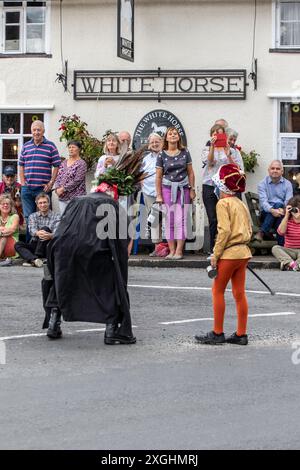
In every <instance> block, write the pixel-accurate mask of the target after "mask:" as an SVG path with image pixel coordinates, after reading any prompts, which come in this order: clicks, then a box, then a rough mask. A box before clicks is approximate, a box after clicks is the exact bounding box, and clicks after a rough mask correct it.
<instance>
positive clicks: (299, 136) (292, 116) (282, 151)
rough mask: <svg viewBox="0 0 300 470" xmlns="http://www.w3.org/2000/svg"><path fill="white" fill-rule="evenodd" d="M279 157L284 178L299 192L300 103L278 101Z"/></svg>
mask: <svg viewBox="0 0 300 470" xmlns="http://www.w3.org/2000/svg"><path fill="white" fill-rule="evenodd" d="M279 106H280V122H279V155H280V160H282V163H283V166H284V174H285V177H286V178H288V179H289V180H290V181H291V183H292V184H293V187H294V190H295V192H298V191H299V192H300V102H299V103H296V102H290V101H280V103H279Z"/></svg>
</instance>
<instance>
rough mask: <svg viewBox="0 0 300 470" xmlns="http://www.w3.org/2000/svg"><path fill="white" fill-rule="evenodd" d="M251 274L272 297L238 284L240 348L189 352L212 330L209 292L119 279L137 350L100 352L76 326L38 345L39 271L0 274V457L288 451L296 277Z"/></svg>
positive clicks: (204, 282) (160, 275)
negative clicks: (125, 289)
mask: <svg viewBox="0 0 300 470" xmlns="http://www.w3.org/2000/svg"><path fill="white" fill-rule="evenodd" d="M258 274H259V275H261V276H262V277H263V278H264V280H265V281H266V282H268V283H269V284H270V285H271V286H272V288H273V289H274V290H275V291H276V292H280V294H279V295H276V296H274V297H272V296H270V295H269V294H268V293H267V292H266V290H265V288H264V287H263V286H262V285H261V284H260V283H259V282H258V281H257V279H255V278H254V276H253V275H252V274H251V273H248V278H247V288H248V289H249V290H250V292H249V293H248V300H249V314H250V318H249V335H250V336H249V340H250V342H249V345H248V346H247V347H239V346H233V345H223V346H217V347H213V346H201V345H198V344H196V343H195V342H194V339H193V336H194V334H195V333H199V332H201V331H202V332H206V331H208V330H210V329H211V327H212V322H211V320H210V318H211V317H212V309H211V292H210V286H211V281H210V280H209V279H208V278H207V275H206V272H205V271H204V270H201V269H199V270H198V269H159V268H149V269H144V268H131V269H130V286H131V287H130V289H129V290H130V297H131V305H132V318H133V324H134V325H135V326H136V328H135V334H136V336H137V343H136V344H135V345H130V346H105V345H104V343H103V332H102V331H96V330H97V329H99V328H100V329H101V328H103V325H96V324H87V323H74V324H64V325H63V331H64V338H63V339H61V340H58V341H49V340H48V339H47V338H46V337H45V334H44V332H43V331H42V330H41V323H42V318H43V312H42V306H41V297H40V291H39V289H40V280H41V277H42V272H41V270H39V269H35V268H23V267H10V268H1V270H0V282H1V284H0V285H1V292H0V308H1V313H0V337H1V338H2V339H1V340H0V362H1V358H2V362H4V355H3V348H5V350H6V358H5V359H6V363H5V364H2V365H0V448H1V449H110V450H113V449H176V450H179V449H188V450H194V449H277V448H280V449H297V448H299V447H300V446H299V442H300V407H299V391H300V385H299V384H300V332H299V324H300V308H299V305H300V282H299V281H300V273H297V272H296V273H293V272H284V273H282V272H279V271H272V270H266V271H258ZM172 287H173V288H172ZM284 294H288V295H284ZM226 298H227V313H226V322H225V332H226V333H227V334H231V333H232V332H233V331H235V310H234V303H233V301H232V296H231V293H230V292H229V293H228V295H227V297H226ZM262 315H264V316H262ZM186 320H188V321H186ZM191 320H193V321H191ZM183 321H184V322H183ZM173 322H179V323H173ZM87 329H88V330H91V329H92V330H94V331H84V330H87ZM33 335H36V336H33ZM20 336H21V337H20ZM1 351H2V356H1Z"/></svg>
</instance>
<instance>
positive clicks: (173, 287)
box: [128, 284, 300, 297]
mask: <svg viewBox="0 0 300 470" xmlns="http://www.w3.org/2000/svg"><path fill="white" fill-rule="evenodd" d="M128 287H140V288H144V289H177V290H211V287H186V286H185V287H180V286H150V285H145V284H129V285H128ZM226 292H231V289H226ZM246 292H247V293H248V294H264V295H271V294H270V292H268V291H266V290H247V289H246ZM276 295H283V296H287V297H300V294H294V293H293V292H276Z"/></svg>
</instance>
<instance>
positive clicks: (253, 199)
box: [245, 191, 277, 253]
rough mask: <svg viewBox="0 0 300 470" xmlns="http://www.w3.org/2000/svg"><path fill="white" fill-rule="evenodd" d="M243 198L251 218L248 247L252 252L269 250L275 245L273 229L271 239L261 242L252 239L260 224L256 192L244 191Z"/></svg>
mask: <svg viewBox="0 0 300 470" xmlns="http://www.w3.org/2000/svg"><path fill="white" fill-rule="evenodd" d="M245 199H246V202H247V205H248V209H249V212H250V216H251V220H252V229H253V235H252V240H251V242H250V243H249V246H250V248H251V249H252V250H253V253H254V252H255V251H258V250H264V251H268V250H271V249H272V247H273V246H274V245H277V240H276V234H275V231H274V232H271V233H273V237H274V239H273V240H262V241H261V242H260V241H258V240H255V239H254V236H255V234H256V233H257V232H258V231H259V229H260V226H261V212H260V207H259V198H258V194H256V193H252V192H250V191H249V192H247V193H245Z"/></svg>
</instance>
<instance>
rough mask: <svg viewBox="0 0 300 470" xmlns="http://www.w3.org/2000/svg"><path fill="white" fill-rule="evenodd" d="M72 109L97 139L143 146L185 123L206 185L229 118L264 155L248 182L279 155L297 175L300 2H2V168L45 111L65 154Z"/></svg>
mask: <svg viewBox="0 0 300 470" xmlns="http://www.w3.org/2000/svg"><path fill="white" fill-rule="evenodd" d="M118 10H119V12H120V11H122V15H123V17H122V18H121V19H122V21H120V22H118ZM133 13H134V14H133ZM120 15H121V14H120ZM132 24H134V29H132ZM118 25H119V26H118ZM123 36H124V38H123V39H122V37H123ZM74 113H75V114H77V115H78V116H80V117H81V119H82V120H84V121H85V122H87V123H88V129H89V131H90V132H91V133H92V134H94V135H95V136H96V137H98V138H101V137H102V135H103V134H104V132H105V131H106V130H107V129H112V130H115V131H118V130H128V131H129V132H130V133H131V134H132V135H133V136H134V143H135V145H136V146H137V145H139V144H140V143H141V142H142V141H144V140H145V139H146V138H147V135H148V134H149V133H150V132H151V131H153V130H154V131H155V130H156V131H160V130H163V129H165V128H166V127H167V126H168V125H176V126H177V127H178V128H179V129H180V132H181V133H182V135H183V137H184V139H185V140H186V142H187V145H188V148H189V150H190V152H191V155H192V158H193V164H194V169H195V172H196V176H197V186H198V187H199V188H200V186H201V167H202V165H201V159H200V157H201V150H202V148H203V146H204V145H205V143H206V141H207V140H208V137H209V129H210V127H211V126H212V125H213V123H214V122H215V120H216V119H219V118H225V119H226V120H227V121H228V123H229V125H230V127H232V128H234V129H236V130H237V131H238V132H239V138H238V142H237V143H238V144H240V145H241V146H242V148H243V149H244V150H245V151H246V152H249V151H250V150H255V151H256V152H257V153H258V154H259V155H260V157H259V166H258V167H256V169H255V173H253V174H250V176H249V183H248V189H250V190H253V191H256V185H257V183H258V181H259V180H261V179H262V178H263V177H264V176H265V175H266V171H267V166H268V163H269V162H270V161H271V159H274V158H278V159H282V161H283V163H284V166H285V167H286V176H288V177H289V178H292V177H293V175H295V174H297V173H298V172H300V1H291V0H289V1H286V0H283V1H279V0H256V1H255V0H223V1H220V0H209V1H208V0H135V1H134V2H133V1H132V0H120V1H117V0H61V1H59V0H54V1H48V0H47V1H41V2H40V1H2V0H1V1H0V171H2V169H3V166H5V165H7V164H8V163H10V164H16V162H17V158H18V153H19V151H20V149H21V147H22V144H23V142H25V141H26V140H28V139H30V126H31V123H32V120H34V119H37V118H39V119H42V120H44V122H45V126H46V136H47V138H48V139H50V140H53V141H54V142H55V143H56V144H57V146H58V148H59V150H60V151H61V154H62V155H63V156H66V154H67V152H66V147H65V144H62V143H61V142H60V141H59V137H60V133H59V131H58V128H59V123H58V120H59V119H60V116H61V115H65V116H67V115H72V114H74Z"/></svg>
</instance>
